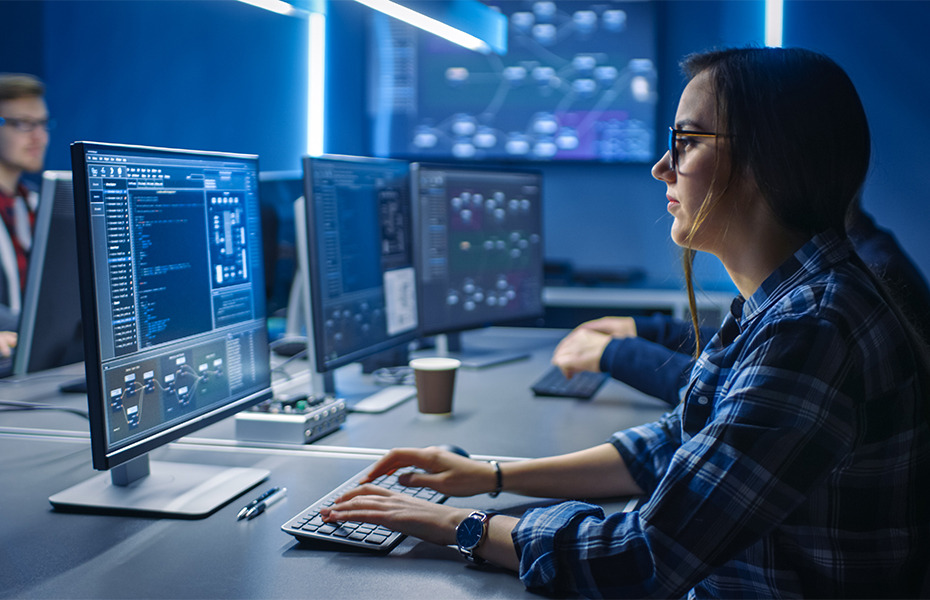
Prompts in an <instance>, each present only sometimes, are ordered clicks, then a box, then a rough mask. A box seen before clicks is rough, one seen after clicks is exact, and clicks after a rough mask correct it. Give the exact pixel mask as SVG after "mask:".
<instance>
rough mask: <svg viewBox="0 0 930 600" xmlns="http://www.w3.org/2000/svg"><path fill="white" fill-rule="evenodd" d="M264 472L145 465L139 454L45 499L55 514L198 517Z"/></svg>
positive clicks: (258, 480)
mask: <svg viewBox="0 0 930 600" xmlns="http://www.w3.org/2000/svg"><path fill="white" fill-rule="evenodd" d="M268 475H270V471H268V470H266V469H250V468H240V467H218V466H213V465H197V464H188V463H174V462H159V461H152V462H151V463H149V457H148V454H143V455H142V456H139V457H137V458H134V459H132V460H130V461H128V462H126V463H124V464H122V465H120V466H118V467H114V468H113V469H111V470H110V472H109V473H101V474H100V475H97V476H95V477H92V478H90V479H88V480H87V481H84V482H82V483H79V484H77V485H75V486H73V487H70V488H68V489H66V490H64V491H62V492H59V493H57V494H55V495H53V496H50V497H49V499H48V500H49V502H51V503H52V506H53V507H55V508H56V509H57V510H63V511H79V512H94V513H112V514H146V515H150V516H158V517H171V518H176V519H200V518H203V517H206V516H207V515H209V514H211V513H213V512H214V511H216V510H217V509H219V508H220V507H221V506H223V505H225V504H226V503H228V502H229V501H230V500H232V499H234V498H236V497H237V496H239V495H240V494H242V493H243V492H245V491H247V490H249V489H250V488H252V487H255V486H256V485H258V484H259V483H261V482H262V481H264V480H265V479H267V478H268Z"/></svg>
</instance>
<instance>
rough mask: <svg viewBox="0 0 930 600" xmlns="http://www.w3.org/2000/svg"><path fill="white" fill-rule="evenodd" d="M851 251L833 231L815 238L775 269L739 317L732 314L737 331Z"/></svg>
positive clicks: (845, 257) (848, 245)
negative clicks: (738, 323) (738, 326)
mask: <svg viewBox="0 0 930 600" xmlns="http://www.w3.org/2000/svg"><path fill="white" fill-rule="evenodd" d="M851 251H852V247H851V245H850V242H849V240H847V239H845V238H842V237H840V236H839V235H838V234H837V233H836V232H835V231H833V230H827V231H824V232H823V233H819V234H817V235H815V236H814V237H813V238H811V240H810V241H808V242H807V243H806V244H804V246H802V247H801V249H800V250H798V251H797V252H795V253H794V255H793V256H792V257H790V258H789V259H788V260H786V261H785V262H784V263H782V264H781V266H780V267H778V268H777V269H775V271H774V272H773V273H772V274H771V275H769V276H768V277H767V278H766V279H765V281H763V282H762V285H760V286H759V289H757V290H756V291H755V293H753V295H752V296H750V297H749V298H748V299H747V300H746V301H745V302H744V303H743V304H742V307H741V308H742V310H741V313H742V314H741V315H737V314H734V316H735V317H737V320H738V321H739V322H740V328H741V329H742V328H744V327H745V326H746V324H747V323H749V321H751V320H752V319H754V318H755V317H757V316H758V315H759V314H761V313H763V312H764V311H765V310H766V309H768V307H769V306H771V305H772V304H774V303H775V302H777V301H778V300H779V299H780V298H782V297H783V296H784V295H785V294H787V293H788V292H789V291H790V290H792V289H794V288H795V287H797V286H798V285H799V284H801V283H803V282H804V281H807V280H808V279H810V278H811V277H813V276H814V275H816V274H818V273H822V272H824V271H826V270H828V269H830V268H831V267H832V266H833V265H835V264H837V263H839V262H841V261H844V260H846V259H847V258H848V257H849V255H850V252H851ZM740 317H742V318H740Z"/></svg>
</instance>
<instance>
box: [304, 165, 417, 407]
mask: <svg viewBox="0 0 930 600" xmlns="http://www.w3.org/2000/svg"><path fill="white" fill-rule="evenodd" d="M304 188H305V189H304V196H305V198H306V202H305V203H304V202H301V201H298V203H297V204H296V212H297V215H298V216H296V217H295V220H296V224H297V241H298V247H299V252H298V254H299V260H298V262H299V264H300V268H301V271H302V273H301V275H302V277H301V280H302V283H303V285H304V286H306V287H305V292H304V293H303V296H304V300H303V302H302V304H303V307H304V311H305V319H306V323H307V331H308V337H309V338H310V343H308V345H307V346H308V351H309V353H310V356H309V357H308V358H309V359H310V361H311V365H312V367H313V369H315V371H316V373H318V374H326V373H331V372H332V371H333V370H334V369H336V368H338V367H340V366H343V365H346V364H349V363H351V362H356V361H359V360H362V359H364V358H367V357H369V356H371V355H373V354H375V353H377V352H381V351H383V350H388V349H390V348H394V347H396V346H399V345H402V344H404V343H407V342H410V341H413V340H415V339H416V338H417V337H418V328H417V295H416V276H415V274H414V264H413V233H412V221H413V217H412V214H411V206H410V197H409V191H408V165H407V163H406V162H404V161H397V160H388V159H371V158H362V157H349V156H323V157H306V158H305V159H304ZM320 379H321V378H319V377H316V378H315V383H314V389H313V393H314V395H321V392H322V390H321V389H320V388H321V385H322V384H321V381H320ZM352 404H354V403H353V402H350V405H352Z"/></svg>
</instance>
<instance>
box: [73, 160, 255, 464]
mask: <svg viewBox="0 0 930 600" xmlns="http://www.w3.org/2000/svg"><path fill="white" fill-rule="evenodd" d="M72 165H73V173H74V185H75V209H76V215H77V231H78V250H79V252H78V260H79V267H80V277H81V305H82V309H83V317H84V323H85V340H86V343H85V356H86V361H85V365H86V369H85V370H86V377H87V388H88V405H89V411H88V412H89V413H90V428H91V447H92V452H93V462H94V467H95V468H96V469H101V470H104V469H109V468H112V467H114V466H116V465H119V464H121V463H124V462H126V461H127V460H129V459H132V458H135V457H137V456H140V455H141V454H143V453H145V452H147V451H149V450H151V449H153V448H155V447H157V446H160V445H162V444H165V443H167V442H170V441H172V440H174V439H177V438H179V437H181V436H182V435H186V434H188V433H190V432H192V431H195V430H197V429H200V428H201V427H204V426H205V425H208V424H210V423H213V422H215V421H217V420H219V419H221V418H224V417H227V416H229V415H231V414H233V413H235V412H237V411H239V410H242V409H244V408H247V407H249V406H251V405H253V404H257V403H258V402H260V401H262V400H264V399H267V398H268V397H270V396H271V392H270V389H271V371H270V365H269V350H268V334H267V330H266V318H265V290H264V276H263V265H262V244H261V225H260V219H259V198H258V157H257V156H253V155H234V154H221V153H207V152H194V151H181V150H169V149H160V148H145V147H138V146H122V145H114V144H98V143H90V142H78V143H75V144H74V145H72Z"/></svg>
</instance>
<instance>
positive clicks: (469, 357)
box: [436, 332, 530, 369]
mask: <svg viewBox="0 0 930 600" xmlns="http://www.w3.org/2000/svg"><path fill="white" fill-rule="evenodd" d="M436 354H437V355H438V356H448V357H449V358H457V359H459V360H460V361H461V362H462V367H464V368H466V369H483V368H485V367H493V366H496V365H500V364H503V363H508V362H512V361H515V360H522V359H524V358H529V357H530V353H529V352H519V351H513V350H485V349H480V350H477V349H463V348H462V334H461V333H460V332H455V333H444V334H440V335H437V336H436Z"/></svg>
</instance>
